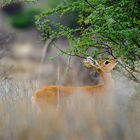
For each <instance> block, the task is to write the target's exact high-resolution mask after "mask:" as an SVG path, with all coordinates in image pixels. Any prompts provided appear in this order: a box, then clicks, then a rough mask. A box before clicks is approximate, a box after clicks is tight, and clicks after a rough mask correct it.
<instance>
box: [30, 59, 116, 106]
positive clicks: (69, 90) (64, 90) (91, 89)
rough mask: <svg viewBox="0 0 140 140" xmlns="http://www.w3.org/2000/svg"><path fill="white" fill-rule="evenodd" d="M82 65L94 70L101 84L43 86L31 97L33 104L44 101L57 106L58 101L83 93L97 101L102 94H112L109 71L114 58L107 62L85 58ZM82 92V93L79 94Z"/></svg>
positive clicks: (112, 65) (112, 85)
mask: <svg viewBox="0 0 140 140" xmlns="http://www.w3.org/2000/svg"><path fill="white" fill-rule="evenodd" d="M83 64H84V65H85V67H87V68H95V69H96V70H97V72H98V73H99V75H100V77H101V78H102V82H100V83H99V84H97V85H93V86H81V87H74V86H57V85H50V86H45V87H44V88H42V89H40V90H38V91H37V92H35V93H34V94H33V96H32V99H33V100H34V101H35V103H37V104H38V102H40V101H41V102H42V101H45V102H47V103H48V104H55V105H56V104H57V102H58V99H61V98H63V99H66V98H67V97H68V96H70V95H73V94H76V93H82V94H83V93H85V94H83V95H91V96H93V97H94V98H95V100H97V101H99V100H100V98H101V96H102V95H103V94H104V93H108V96H109V95H110V94H109V93H112V92H113V88H114V81H113V79H112V76H111V70H112V69H113V68H114V67H115V65H116V60H115V59H114V58H110V59H107V60H99V61H97V60H93V59H92V58H91V57H87V59H85V60H83ZM79 91H82V92H79Z"/></svg>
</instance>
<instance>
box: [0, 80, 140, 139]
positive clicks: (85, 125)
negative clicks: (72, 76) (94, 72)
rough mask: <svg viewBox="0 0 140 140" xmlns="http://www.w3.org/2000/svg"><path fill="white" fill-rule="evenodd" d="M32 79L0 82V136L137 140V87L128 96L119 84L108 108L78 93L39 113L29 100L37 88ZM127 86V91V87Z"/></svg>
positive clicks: (15, 137) (138, 128) (138, 112)
mask: <svg viewBox="0 0 140 140" xmlns="http://www.w3.org/2000/svg"><path fill="white" fill-rule="evenodd" d="M123 82H124V81H123ZM35 83H36V82H31V81H23V82H18V81H16V82H15V81H8V80H5V81H3V82H1V85H0V140H132V139H134V140H138V139H139V138H140V134H139V131H140V125H139V124H140V121H139V118H140V110H139V107H140V103H139V101H140V98H139V94H138V92H139V90H138V89H137V93H135V94H134V93H133V96H132V97H128V94H125V92H124V94H123V90H122V88H120V89H118V90H117V91H116V92H117V94H116V95H115V98H116V100H115V101H114V103H113V105H112V106H111V108H107V107H106V106H105V105H104V104H100V106H98V105H96V104H95V101H94V99H91V98H89V97H86V98H85V97H83V96H82V95H81V94H80V93H79V94H77V95H76V96H73V97H70V99H69V102H68V103H67V104H63V103H62V101H61V103H60V106H59V107H60V108H61V110H59V111H58V110H57V109H56V108H55V109H52V108H50V107H49V106H47V107H46V111H44V112H43V113H39V112H38V110H37V109H36V108H35V107H33V106H32V104H31V95H32V93H33V91H35V89H36V88H37V84H35ZM127 88H128V90H129V92H130V89H129V87H127ZM125 90H126V88H125ZM126 92H127V91H126ZM131 92H134V90H131ZM122 94H123V96H122ZM120 95H121V98H120ZM129 95H130V94H129ZM126 96H127V97H128V98H127V99H126ZM124 99H125V100H124ZM108 102H109V100H108Z"/></svg>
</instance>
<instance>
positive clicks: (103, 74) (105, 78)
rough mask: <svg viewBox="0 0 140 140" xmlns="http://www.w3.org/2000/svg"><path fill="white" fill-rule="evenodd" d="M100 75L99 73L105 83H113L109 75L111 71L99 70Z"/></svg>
mask: <svg viewBox="0 0 140 140" xmlns="http://www.w3.org/2000/svg"><path fill="white" fill-rule="evenodd" d="M100 75H101V77H102V79H103V82H104V84H105V85H112V84H113V83H114V81H113V79H112V76H111V72H108V73H107V72H106V73H104V72H101V73H100Z"/></svg>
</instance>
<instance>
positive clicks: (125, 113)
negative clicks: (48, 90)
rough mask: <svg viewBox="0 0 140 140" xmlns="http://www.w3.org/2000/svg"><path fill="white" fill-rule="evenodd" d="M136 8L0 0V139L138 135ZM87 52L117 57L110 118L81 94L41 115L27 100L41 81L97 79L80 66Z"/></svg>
mask: <svg viewBox="0 0 140 140" xmlns="http://www.w3.org/2000/svg"><path fill="white" fill-rule="evenodd" d="M139 8H140V2H139V0H125V1H124V0H119V1H118V0H113V1H110V0H102V1H100V0H22V2H21V1H18V0H2V1H0V85H1V86H0V139H6V140H11V139H14V140H15V139H18V140H19V139H42V140H43V139H50V140H51V139H53V140H54V139H57V140H59V139H60V140H63V139H64V140H65V139H70V140H71V139H73V140H77V139H80V140H82V139H89V140H90V139H93V138H95V140H102V139H104V140H110V139H111V140H116V139H117V140H118V139H124V140H132V139H135V140H137V139H140V134H139V130H140V125H139V117H140V110H139V107H140V102H139V101H140V96H139V95H140V94H139V91H140V90H139V89H140V88H139V84H138V83H139V79H140V70H139V65H140V60H139V59H140V47H139V45H140V17H139V15H140V10H139ZM88 55H91V56H92V57H93V58H95V59H100V58H106V57H110V56H113V57H115V58H117V59H118V66H117V70H116V71H113V78H114V79H115V82H116V89H115V99H116V101H115V103H114V105H115V108H113V109H114V116H115V117H114V118H113V120H111V119H112V118H111V116H110V113H109V111H108V110H107V109H106V107H105V106H102V107H101V108H98V109H97V108H96V107H95V106H94V102H92V103H89V99H88V100H84V99H83V98H82V97H74V98H72V100H74V101H73V104H74V106H63V109H64V112H63V113H62V114H59V113H58V112H56V111H55V110H53V111H52V110H48V112H47V114H40V115H38V112H36V110H34V109H33V108H32V107H31V100H30V99H31V95H32V93H33V92H34V91H35V90H36V89H38V88H39V87H42V86H43V85H45V84H48V85H50V84H54V85H55V84H59V85H75V86H77V85H78V86H79V85H93V84H97V83H98V79H99V78H98V74H97V73H96V72H95V71H93V70H87V69H86V68H84V67H83V65H82V62H81V61H82V60H83V58H85V57H87V56H88ZM131 79H132V80H131ZM90 105H91V106H90ZM92 105H93V106H92ZM95 110H96V111H97V112H95ZM50 112H51V113H50ZM96 113H97V114H96ZM48 114H49V115H48ZM58 118H62V119H59V120H58ZM44 122H45V123H44ZM110 126H111V127H110ZM42 128H44V129H43V130H42ZM17 129H18V131H16V130H17ZM46 130H47V131H46Z"/></svg>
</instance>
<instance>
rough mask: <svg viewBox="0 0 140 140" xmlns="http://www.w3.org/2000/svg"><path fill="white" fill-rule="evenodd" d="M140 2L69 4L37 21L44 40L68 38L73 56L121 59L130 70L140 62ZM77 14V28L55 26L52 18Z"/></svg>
mask: <svg viewBox="0 0 140 140" xmlns="http://www.w3.org/2000/svg"><path fill="white" fill-rule="evenodd" d="M139 9H140V2H139V1H138V0H125V1H124V0H119V1H116V0H113V1H110V0H102V1H100V0H76V1H70V0H66V1H64V2H62V3H60V5H58V6H57V7H56V8H53V9H49V10H47V11H46V12H42V13H41V14H40V15H39V16H37V17H36V25H37V28H38V30H39V31H40V32H41V35H42V39H43V40H47V39H49V38H61V37H66V38H68V39H69V41H70V42H71V46H70V48H69V49H68V52H69V53H70V54H75V55H78V56H82V57H86V56H88V55H92V56H93V57H97V58H99V57H106V56H107V55H113V56H114V57H116V58H118V57H119V58H121V59H122V60H123V62H124V63H125V64H126V65H128V66H129V67H131V68H132V67H133V68H134V67H135V63H134V62H135V61H139V59H140V16H139V15H140V10H139ZM72 11H74V12H76V13H77V17H78V18H77V21H76V24H78V26H77V27H76V28H70V27H68V26H66V25H63V24H61V23H59V22H54V21H53V20H52V18H50V17H51V16H53V15H55V14H57V15H59V16H60V18H61V17H63V16H64V15H65V14H67V13H70V12H72Z"/></svg>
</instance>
